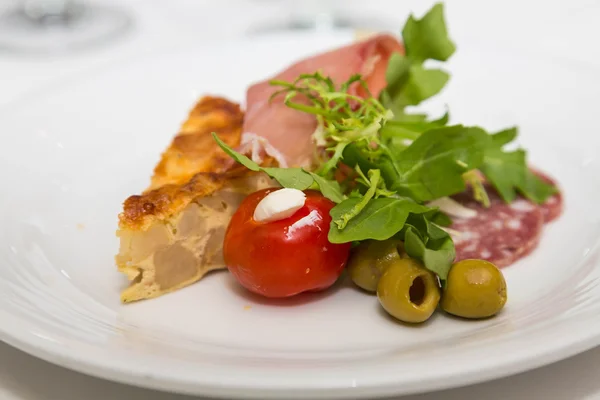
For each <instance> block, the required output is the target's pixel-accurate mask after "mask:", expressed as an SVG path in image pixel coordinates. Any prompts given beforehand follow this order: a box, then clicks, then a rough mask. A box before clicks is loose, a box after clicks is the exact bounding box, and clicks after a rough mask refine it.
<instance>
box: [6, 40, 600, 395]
mask: <svg viewBox="0 0 600 400" xmlns="http://www.w3.org/2000/svg"><path fill="white" fill-rule="evenodd" d="M241 41H242V42H243V41H247V39H246V40H241ZM225 42H231V43H239V42H240V40H238V39H235V40H226V41H225ZM212 46H213V45H210V46H209V47H212ZM206 47H207V46H206V45H201V46H198V48H206ZM181 51H182V49H179V48H177V49H170V50H168V51H167V52H168V53H179V52H181ZM186 51H189V49H187V50H186ZM164 53H165V51H164V50H161V51H153V52H148V53H147V54H145V56H147V57H154V56H156V55H157V54H164ZM519 57H523V56H522V55H519ZM135 59H136V58H135V57H133V56H132V57H126V58H121V59H119V60H116V61H114V62H110V63H103V65H102V66H96V67H92V68H91V69H87V70H86V71H82V72H81V73H80V74H77V76H75V77H68V78H63V79H57V80H56V81H52V82H50V83H49V84H48V85H45V86H44V88H36V89H33V90H31V91H28V92H27V93H25V94H23V95H21V96H19V97H17V98H16V99H15V101H14V102H13V101H11V102H9V103H7V104H5V105H3V106H2V107H0V115H1V114H2V113H4V112H7V111H9V110H10V109H11V108H12V107H17V108H21V107H22V106H23V103H24V104H27V103H28V102H29V101H31V97H32V96H34V97H35V94H36V93H39V92H43V93H48V94H50V95H51V93H52V88H56V87H57V85H61V84H65V83H67V84H77V83H78V82H80V81H81V79H84V81H85V80H87V79H89V76H90V74H92V76H93V75H94V73H98V72H100V73H101V72H103V71H105V68H107V67H108V68H109V69H111V68H115V67H119V66H120V65H123V63H130V62H131V61H132V60H135ZM572 67H573V68H577V67H576V66H575V65H573V66H572ZM38 89H41V90H38ZM48 90H50V92H48ZM15 103H16V104H15ZM597 248H598V246H596V250H597ZM596 264H597V263H596ZM596 268H597V267H596ZM0 314H4V315H7V316H8V319H10V318H16V317H14V316H11V314H8V313H6V312H5V311H4V310H0ZM15 326H17V328H14V327H15ZM23 331H25V332H23ZM23 333H30V332H27V330H26V329H22V330H21V331H19V328H18V325H14V326H13V325H12V324H2V325H0V340H2V341H3V342H6V343H8V344H9V345H11V346H13V347H15V348H17V349H19V350H21V351H24V352H26V353H28V354H31V355H33V356H35V357H38V358H40V359H43V360H45V361H48V362H51V363H54V364H57V365H60V366H63V367H66V368H69V369H72V370H74V371H77V372H82V373H85V374H88V375H92V376H97V377H101V378H104V379H109V380H112V381H116V382H120V383H125V384H133V385H136V386H140V387H148V388H152V389H157V390H163V391H164V390H168V391H173V392H179V393H187V394H203V395H210V396H218V397H227V396H232V395H233V396H236V397H252V398H265V397H269V398H274V397H277V396H280V395H281V394H282V393H285V394H286V395H289V393H288V391H292V390H293V391H294V393H293V396H294V397H296V396H298V397H300V396H302V398H306V396H309V397H323V394H324V389H323V388H312V389H311V388H294V387H290V388H288V389H284V390H285V392H278V390H281V389H272V388H271V389H269V388H268V387H262V388H258V387H256V386H255V387H242V386H240V387H235V385H233V386H223V385H216V384H215V385H213V386H210V385H202V384H198V382H187V383H185V385H186V386H185V387H173V385H176V384H178V382H176V380H173V378H171V379H165V378H164V376H163V377H159V376H152V375H151V374H144V373H139V371H134V370H132V369H128V368H124V367H123V366H119V368H117V369H115V367H114V366H112V367H111V366H109V365H108V364H106V363H98V362H96V363H94V362H92V361H90V360H89V359H86V358H81V357H78V356H76V355H75V354H73V353H69V352H68V351H64V349H62V347H61V346H59V345H57V344H55V343H52V342H51V341H49V340H45V339H42V338H38V339H39V341H37V342H36V341H35V340H25V339H24V338H25V337H30V336H31V335H29V336H28V335H23ZM580 333H581V334H580V335H578V336H577V338H576V339H572V340H570V341H569V342H567V343H561V342H559V341H557V343H561V344H562V345H560V346H554V347H553V351H547V352H545V353H544V354H543V355H541V356H538V357H531V356H529V357H527V356H524V355H523V354H528V352H533V350H532V349H533V348H530V349H528V352H520V353H519V354H520V355H521V356H520V357H513V359H512V360H511V361H510V360H509V361H507V362H506V363H505V364H503V366H501V368H499V369H500V370H502V372H498V371H497V369H498V368H492V367H489V368H488V369H487V370H478V371H479V373H478V374H477V375H474V376H472V377H471V376H470V371H468V370H465V371H463V372H462V373H461V374H459V375H453V376H452V378H451V379H452V381H449V380H448V379H446V380H440V381H439V382H429V383H427V384H425V386H426V388H425V390H426V391H432V390H440V389H447V388H454V387H459V386H463V385H467V384H474V383H479V382H483V381H487V380H490V379H497V378H502V377H506V376H510V375H514V374H517V373H520V372H524V371H527V370H530V369H533V368H538V367H541V366H543V365H547V364H549V363H552V362H554V361H558V360H561V359H564V358H567V357H570V356H573V355H575V354H578V353H581V352H583V351H586V350H588V349H591V348H593V347H595V346H598V345H600V326H598V327H597V328H596V329H595V330H587V331H586V330H581V331H580ZM30 339H31V338H30ZM61 349H62V351H61ZM523 358H525V360H524V359H523ZM131 378H133V379H131ZM428 379H429V380H434V379H436V378H435V377H432V378H428ZM267 386H268V385H267ZM187 389H189V390H187ZM399 389H401V388H398V387H396V386H393V385H388V386H385V387H384V386H368V385H366V386H363V387H362V388H358V387H355V388H352V387H337V388H330V389H326V390H331V391H336V393H334V392H331V393H329V392H327V396H328V397H330V398H337V397H344V396H347V395H350V394H351V395H352V396H357V397H361V398H362V397H366V396H372V395H373V394H374V393H375V395H376V396H386V395H397V394H414V393H419V392H422V390H418V389H417V388H413V389H412V390H408V391H407V390H399ZM249 390H253V391H257V390H258V391H261V392H260V393H248V392H247V391H249Z"/></svg>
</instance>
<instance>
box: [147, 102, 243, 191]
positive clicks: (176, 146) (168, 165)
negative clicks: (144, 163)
mask: <svg viewBox="0 0 600 400" xmlns="http://www.w3.org/2000/svg"><path fill="white" fill-rule="evenodd" d="M243 122H244V113H243V112H242V111H241V109H240V106H239V104H236V103H232V102H230V101H229V100H226V99H224V98H220V97H210V96H205V97H203V98H202V99H200V101H199V102H198V103H197V104H196V106H195V107H194V108H193V109H192V110H191V111H190V113H189V116H188V119H187V120H186V121H185V122H184V123H183V125H182V127H181V129H180V131H179V133H178V134H177V136H175V138H174V139H173V142H172V143H171V146H169V148H168V149H167V150H166V151H165V152H164V153H163V155H162V159H161V161H160V162H159V164H158V165H157V166H156V168H155V169H154V176H153V177H152V184H151V185H150V188H149V190H152V189H156V188H159V187H162V186H164V185H167V184H183V183H185V182H188V181H189V180H190V179H191V178H192V176H194V175H195V174H197V173H198V172H222V171H224V170H226V169H228V168H229V167H230V166H231V159H230V158H229V156H227V155H226V154H225V153H224V152H223V151H222V150H221V149H220V148H219V146H217V144H216V143H215V141H214V139H213V138H212V135H211V133H212V132H216V133H217V134H218V135H219V137H220V138H221V139H222V140H223V141H224V142H225V143H227V145H229V146H232V147H234V146H237V145H238V144H239V143H240V137H241V134H242V123H243Z"/></svg>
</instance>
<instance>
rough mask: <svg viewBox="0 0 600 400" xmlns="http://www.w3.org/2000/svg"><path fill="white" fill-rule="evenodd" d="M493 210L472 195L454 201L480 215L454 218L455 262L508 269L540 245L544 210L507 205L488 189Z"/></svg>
mask: <svg viewBox="0 0 600 400" xmlns="http://www.w3.org/2000/svg"><path fill="white" fill-rule="evenodd" d="M488 194H489V197H490V203H491V205H490V207H489V208H484V207H483V206H481V205H480V204H479V203H478V202H477V201H475V200H474V199H473V197H472V196H471V194H470V193H466V192H465V193H461V194H459V195H456V196H454V199H455V200H456V201H458V202H460V203H461V204H463V205H464V206H466V207H469V208H471V209H474V210H476V211H477V215H476V216H475V217H473V218H468V219H467V218H454V220H453V223H452V225H451V226H450V228H451V229H452V238H453V240H454V244H455V246H456V260H457V261H460V260H464V259H468V258H478V259H483V260H488V261H490V262H492V263H494V264H495V265H496V266H498V267H506V266H507V265H510V264H512V263H514V262H515V261H517V260H518V259H520V258H521V257H524V256H526V255H527V254H529V253H530V252H531V251H532V250H533V249H534V248H535V247H536V245H537V244H538V241H539V238H540V235H541V233H542V227H543V225H544V212H543V211H542V208H541V207H539V206H536V205H534V204H532V203H531V202H529V201H527V200H525V199H521V198H519V199H517V200H515V201H514V202H512V203H511V204H506V203H505V202H504V201H502V199H501V198H500V196H498V194H497V193H496V192H495V191H494V190H493V189H491V188H488Z"/></svg>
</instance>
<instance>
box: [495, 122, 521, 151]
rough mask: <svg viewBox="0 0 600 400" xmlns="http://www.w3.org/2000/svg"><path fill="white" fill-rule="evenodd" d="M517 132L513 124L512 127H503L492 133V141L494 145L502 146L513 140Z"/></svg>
mask: <svg viewBox="0 0 600 400" xmlns="http://www.w3.org/2000/svg"><path fill="white" fill-rule="evenodd" d="M517 134H518V132H517V127H516V126H513V127H512V128H508V129H504V130H502V131H500V132H496V133H494V134H493V135H492V142H493V144H494V145H495V146H497V147H502V146H504V145H506V144H509V143H510V142H512V141H513V140H515V139H516V138H517Z"/></svg>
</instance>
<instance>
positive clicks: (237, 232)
mask: <svg viewBox="0 0 600 400" xmlns="http://www.w3.org/2000/svg"><path fill="white" fill-rule="evenodd" d="M276 190H278V189H274V188H271V189H264V190H260V191H258V192H255V193H252V194H251V195H249V196H248V197H246V199H244V201H243V202H242V204H241V205H240V207H239V209H238V210H237V211H236V213H235V214H234V215H233V218H232V219H231V222H230V223H229V226H228V228H227V232H226V233H225V242H224V244H223V256H224V258H225V264H226V265H227V266H228V268H229V271H231V273H232V274H233V275H234V276H235V277H236V279H237V280H238V281H239V282H240V283H241V284H242V286H244V287H245V288H246V289H248V290H250V291H252V292H254V293H258V294H260V295H263V296H266V297H289V296H293V295H296V294H298V293H301V292H305V291H318V290H323V289H326V288H328V287H329V286H331V285H333V283H335V281H336V280H337V278H338V277H339V276H340V274H341V273H342V270H343V269H344V266H345V264H346V260H347V259H348V253H349V251H350V243H344V244H333V243H330V242H329V240H328V239H327V234H328V232H329V224H330V222H331V217H330V216H329V211H330V210H331V208H333V206H334V205H335V204H334V203H333V202H332V201H330V200H329V199H327V198H325V197H323V195H321V193H319V192H317V191H314V190H306V191H305V192H304V194H305V196H306V197H305V201H304V205H303V206H300V207H301V208H300V209H298V210H297V211H296V212H295V213H293V215H292V216H290V217H287V218H283V219H280V220H276V221H272V222H257V221H256V220H255V219H254V211H255V209H256V207H257V205H258V204H259V202H260V201H261V200H262V199H263V198H264V197H265V196H267V195H268V194H269V193H271V192H274V191H276ZM300 195H301V193H300Z"/></svg>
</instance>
